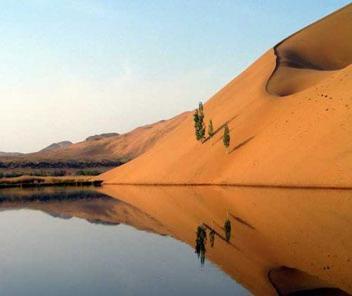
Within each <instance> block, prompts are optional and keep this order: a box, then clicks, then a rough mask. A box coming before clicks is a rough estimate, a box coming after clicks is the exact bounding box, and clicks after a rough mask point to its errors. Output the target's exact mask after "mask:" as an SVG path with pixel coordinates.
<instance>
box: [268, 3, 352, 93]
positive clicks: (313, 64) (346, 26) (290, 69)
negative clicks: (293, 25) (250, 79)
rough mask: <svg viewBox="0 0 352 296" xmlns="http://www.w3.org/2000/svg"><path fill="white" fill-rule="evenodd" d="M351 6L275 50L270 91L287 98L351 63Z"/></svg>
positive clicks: (283, 42)
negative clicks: (275, 58) (274, 66)
mask: <svg viewBox="0 0 352 296" xmlns="http://www.w3.org/2000/svg"><path fill="white" fill-rule="evenodd" d="M351 28H352V5H350V6H349V7H347V8H345V9H342V10H339V11H337V12H335V13H333V14H332V15H330V16H329V17H328V18H324V19H322V20H320V21H318V22H317V23H315V24H313V25H311V26H309V27H307V28H305V29H303V30H301V31H299V32H298V33H296V34H294V35H292V36H290V37H289V38H287V39H285V40H284V41H282V42H281V43H279V44H278V45H277V46H276V47H275V48H274V49H275V53H276V56H277V65H276V69H275V71H274V73H273V75H272V77H271V78H270V80H269V82H268V85H267V89H268V91H270V92H271V93H273V94H277V95H279V96H286V95H290V94H293V93H295V92H297V91H301V90H304V89H306V88H308V87H310V86H312V85H315V84H317V83H318V82H319V81H321V80H322V79H324V78H326V77H328V76H330V75H332V74H333V73H334V70H340V69H342V68H344V67H346V66H348V65H349V64H351V63H352V42H351V38H352V29H351Z"/></svg>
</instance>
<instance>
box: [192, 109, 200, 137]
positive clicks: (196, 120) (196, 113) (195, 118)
mask: <svg viewBox="0 0 352 296" xmlns="http://www.w3.org/2000/svg"><path fill="white" fill-rule="evenodd" d="M193 121H194V132H195V135H196V139H197V141H199V140H200V139H201V136H200V133H199V110H198V109H196V110H195V111H194V114H193Z"/></svg>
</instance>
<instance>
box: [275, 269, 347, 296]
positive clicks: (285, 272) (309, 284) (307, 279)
mask: <svg viewBox="0 0 352 296" xmlns="http://www.w3.org/2000/svg"><path fill="white" fill-rule="evenodd" d="M268 278H269V280H270V282H271V283H272V284H273V286H274V287H275V289H276V290H277V292H278V294H279V295H283V296H284V295H288V296H290V295H291V296H294V295H296V296H299V295H302V296H303V295H319V296H323V295H325V296H348V294H347V293H346V292H344V291H342V290H340V289H338V288H334V287H331V286H330V285H329V284H327V283H325V282H324V281H322V280H320V279H318V278H316V277H314V276H312V275H310V274H307V273H305V272H302V271H300V270H297V269H294V268H288V267H284V266H282V267H279V268H275V269H272V270H270V271H269V273H268Z"/></svg>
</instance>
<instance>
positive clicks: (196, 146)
mask: <svg viewBox="0 0 352 296" xmlns="http://www.w3.org/2000/svg"><path fill="white" fill-rule="evenodd" d="M351 15H352V5H349V6H347V7H345V8H344V9H343V10H341V11H339V12H337V13H335V14H332V15H331V16H328V17H326V18H325V19H323V21H321V22H318V23H316V24H313V25H311V26H309V27H308V28H306V29H303V30H302V31H301V32H299V33H298V34H296V35H293V36H292V37H290V38H288V39H287V40H285V41H284V42H283V43H281V44H280V45H279V46H278V47H277V49H276V51H277V52H279V54H280V57H281V61H280V62H281V67H279V68H278V70H277V71H275V73H274V75H273V76H272V77H271V75H272V73H273V72H274V70H275V69H276V55H275V50H274V49H271V50H269V51H268V52H266V53H265V54H264V55H263V56H262V57H260V58H259V59H258V60H257V61H256V62H255V63H253V65H251V66H250V67H249V68H248V69H247V70H245V71H244V72H243V73H242V74H240V75H239V76H238V77H236V78H235V79H234V80H233V81H231V82H230V83H229V84H228V85H226V86H225V87H224V88H223V89H222V90H220V91H219V92H218V93H217V94H215V95H214V97H212V98H211V99H210V100H209V101H208V102H207V103H206V104H205V106H204V111H205V121H206V123H207V122H208V120H209V119H212V121H213V123H214V129H215V130H217V129H218V128H219V127H221V126H222V125H223V124H224V123H225V122H228V124H229V128H230V131H231V145H230V147H229V149H228V150H229V151H232V153H226V150H225V148H224V145H223V143H222V134H223V131H222V130H219V132H218V133H217V134H216V135H215V136H214V137H212V138H211V139H209V140H207V141H206V142H205V143H203V144H201V143H199V142H197V141H196V140H195V136H194V128H193V126H194V123H193V118H192V114H189V115H188V116H187V118H186V119H185V120H184V121H182V122H181V123H180V124H179V126H178V127H177V128H175V129H174V130H173V131H172V132H170V133H169V134H168V136H167V137H164V138H163V139H161V140H160V141H159V142H158V143H157V144H156V145H155V146H154V147H153V148H152V149H151V150H149V151H148V152H146V153H144V154H143V155H141V156H139V157H138V158H137V159H134V160H133V161H131V162H129V163H127V164H125V165H123V166H121V167H119V168H116V169H114V170H112V171H110V172H107V173H105V174H103V175H102V176H101V178H103V179H104V180H105V182H106V183H110V184H113V183H115V184H117V183H124V184H126V183H128V184H143V183H147V184H247V185H287V186H297V187H300V186H314V187H352V173H351V172H352V141H351V134H352V113H351V110H352V102H351V96H352V93H351V89H352V66H348V64H349V63H350V62H351V52H352V48H351V46H352V45H351V44H352V42H351V40H352V21H351ZM335 31H336V32H335ZM326 75H327V76H326ZM270 77H271V79H270ZM323 78H324V79H323ZM269 79H270V83H269V84H268V80H269ZM301 80H302V81H301ZM313 84H314V86H313ZM309 86H311V87H309ZM268 89H269V90H270V92H268V91H267V90H268ZM277 94H279V95H286V94H291V95H290V96H286V97H285V99H278V97H277ZM248 139H251V140H248ZM236 147H238V149H236Z"/></svg>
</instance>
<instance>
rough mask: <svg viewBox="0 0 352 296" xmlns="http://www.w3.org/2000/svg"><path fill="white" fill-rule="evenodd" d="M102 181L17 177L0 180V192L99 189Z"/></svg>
mask: <svg viewBox="0 0 352 296" xmlns="http://www.w3.org/2000/svg"><path fill="white" fill-rule="evenodd" d="M102 183H103V181H101V180H94V179H93V180H91V179H88V178H82V177H81V178H80V177H74V178H72V177H69V178H68V177H29V176H24V177H19V178H8V179H0V190H1V189H5V188H38V187H55V186H56V187H68V186H74V187H82V186H94V187H101V186H102Z"/></svg>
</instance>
